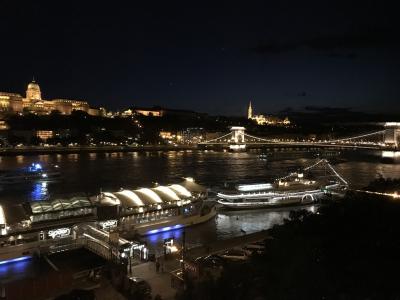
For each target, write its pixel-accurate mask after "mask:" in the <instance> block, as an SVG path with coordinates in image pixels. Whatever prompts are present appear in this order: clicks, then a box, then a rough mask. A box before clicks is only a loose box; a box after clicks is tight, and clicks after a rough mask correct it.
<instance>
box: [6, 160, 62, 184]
mask: <svg viewBox="0 0 400 300" xmlns="http://www.w3.org/2000/svg"><path fill="white" fill-rule="evenodd" d="M60 176H61V173H60V171H59V169H58V166H57V165H55V166H54V167H53V168H49V169H46V168H43V167H42V165H41V164H39V163H32V164H31V165H30V166H28V167H26V168H22V169H18V170H11V171H10V170H7V171H1V172H0V185H10V184H23V183H31V182H36V181H50V180H54V179H56V178H58V177H60Z"/></svg>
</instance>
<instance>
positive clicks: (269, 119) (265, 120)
mask: <svg viewBox="0 0 400 300" xmlns="http://www.w3.org/2000/svg"><path fill="white" fill-rule="evenodd" d="M247 118H248V119H250V120H254V121H255V122H256V123H257V124H258V125H283V126H289V125H290V120H289V118H288V117H286V118H285V119H283V120H282V119H280V118H278V117H274V116H265V115H254V114H253V107H252V105H251V101H250V102H249V106H248V108H247Z"/></svg>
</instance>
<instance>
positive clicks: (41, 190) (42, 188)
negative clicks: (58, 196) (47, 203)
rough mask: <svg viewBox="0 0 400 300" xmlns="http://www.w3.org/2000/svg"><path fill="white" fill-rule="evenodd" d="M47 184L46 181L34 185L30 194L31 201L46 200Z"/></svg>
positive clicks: (47, 195)
mask: <svg viewBox="0 0 400 300" xmlns="http://www.w3.org/2000/svg"><path fill="white" fill-rule="evenodd" d="M47 184H48V183H47V182H46V181H43V182H36V183H34V184H33V189H32V192H31V200H33V201H41V200H46V199H48V197H49V191H48V189H47Z"/></svg>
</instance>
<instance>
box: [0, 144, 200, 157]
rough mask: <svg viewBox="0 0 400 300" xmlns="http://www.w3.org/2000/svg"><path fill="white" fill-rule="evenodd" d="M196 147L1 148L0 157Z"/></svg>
mask: <svg viewBox="0 0 400 300" xmlns="http://www.w3.org/2000/svg"><path fill="white" fill-rule="evenodd" d="M194 149H197V145H177V146H169V145H143V146H73V147H69V146H67V147H63V146H49V147H43V146H22V147H2V148H0V156H13V155H25V154H63V153H65V154H73V153H101V152H105V153H107V152H136V151H138V152H139V151H172V150H174V151H175V150H176V151H178V150H194Z"/></svg>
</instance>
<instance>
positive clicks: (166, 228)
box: [147, 224, 183, 234]
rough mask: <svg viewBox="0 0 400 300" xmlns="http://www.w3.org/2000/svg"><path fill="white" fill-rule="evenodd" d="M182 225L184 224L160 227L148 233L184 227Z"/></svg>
mask: <svg viewBox="0 0 400 300" xmlns="http://www.w3.org/2000/svg"><path fill="white" fill-rule="evenodd" d="M182 227H183V225H182V224H176V225H174V226H167V227H163V228H160V229H153V230H150V231H148V232H147V234H156V233H159V232H166V231H170V230H175V229H179V228H182Z"/></svg>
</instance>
